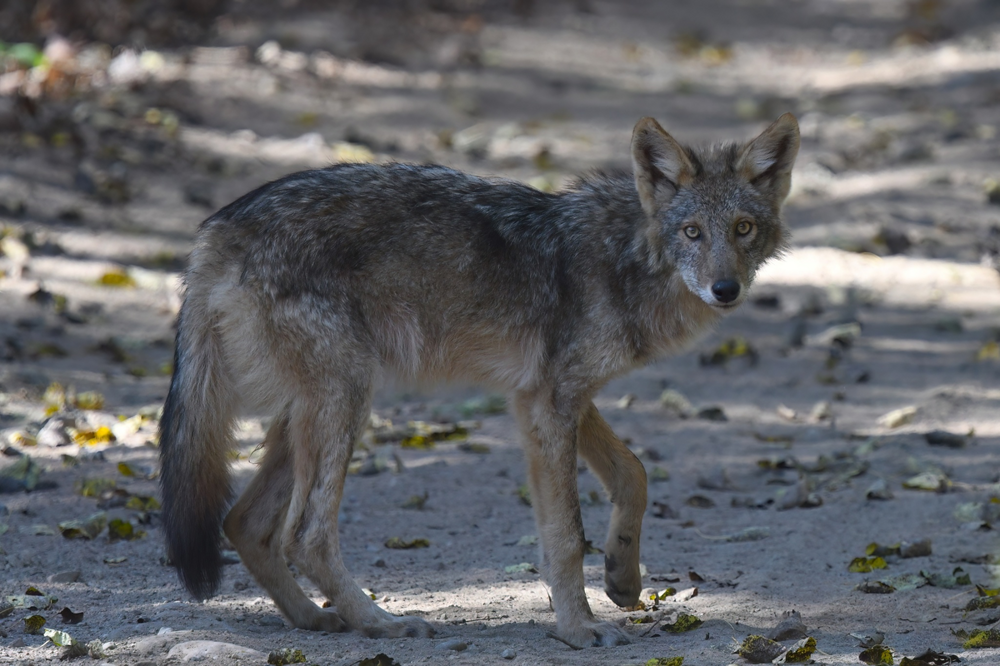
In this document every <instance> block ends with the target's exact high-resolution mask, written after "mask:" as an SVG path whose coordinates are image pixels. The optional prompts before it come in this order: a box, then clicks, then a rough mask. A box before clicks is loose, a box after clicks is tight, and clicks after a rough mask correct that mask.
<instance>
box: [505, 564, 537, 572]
mask: <svg viewBox="0 0 1000 666" xmlns="http://www.w3.org/2000/svg"><path fill="white" fill-rule="evenodd" d="M503 571H504V573H508V574H517V573H538V568H537V567H536V566H535V565H534V564H532V563H530V562H521V563H520V564H511V565H510V566H506V567H504V568H503Z"/></svg>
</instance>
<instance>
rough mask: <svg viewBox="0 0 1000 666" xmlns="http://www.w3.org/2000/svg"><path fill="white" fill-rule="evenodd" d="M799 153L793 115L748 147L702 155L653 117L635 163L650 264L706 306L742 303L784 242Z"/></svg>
mask: <svg viewBox="0 0 1000 666" xmlns="http://www.w3.org/2000/svg"><path fill="white" fill-rule="evenodd" d="M798 150H799V126H798V123H797V122H796V121H795V117H794V116H793V115H792V114H790V113H786V114H785V115H783V116H781V117H780V118H778V120H776V121H775V122H774V124H772V125H771V126H770V127H768V128H767V129H766V130H764V132H763V133H762V134H761V135H760V136H758V137H757V138H756V139H754V140H753V141H750V142H749V143H746V144H743V145H723V146H717V147H715V148H711V149H707V150H702V151H698V150H693V149H691V148H686V147H684V146H681V145H680V144H679V143H677V141H675V140H674V139H673V137H671V136H670V135H669V134H667V133H666V132H665V131H664V130H663V128H662V127H660V125H659V124H658V123H657V122H656V121H655V120H653V119H652V118H643V119H642V120H640V121H639V122H638V123H637V124H636V126H635V130H634V132H633V134H632V163H633V165H634V170H635V184H636V189H637V190H638V192H639V200H640V201H641V203H642V208H643V210H644V211H645V212H646V218H647V220H646V225H645V227H644V229H643V232H644V233H645V238H644V239H643V241H644V242H646V243H648V245H649V249H650V257H651V260H652V261H653V262H655V263H656V264H657V265H659V266H671V267H673V268H674V270H676V271H678V272H679V274H680V276H681V278H682V279H683V280H684V283H685V284H686V285H687V287H688V289H690V290H691V291H692V292H694V293H695V294H697V295H698V296H699V297H700V298H701V299H702V300H703V301H705V302H706V303H708V304H709V305H711V306H714V307H716V308H719V309H720V310H724V309H730V308H734V307H736V306H737V305H739V304H740V303H741V302H742V301H743V300H744V298H745V296H746V293H747V290H748V289H749V287H750V284H751V283H752V282H753V278H754V275H755V274H756V271H757V269H758V268H759V267H760V265H761V264H763V263H764V262H765V261H767V260H768V259H769V258H771V257H773V256H774V255H775V254H777V253H778V252H780V251H781V249H782V248H783V247H784V245H785V244H786V242H787V230H786V229H785V227H784V225H783V224H782V223H781V215H780V213H781V204H782V202H783V201H784V200H785V197H786V196H787V195H788V188H789V186H790V185H791V171H792V165H793V164H794V162H795V156H796V154H797V153H798Z"/></svg>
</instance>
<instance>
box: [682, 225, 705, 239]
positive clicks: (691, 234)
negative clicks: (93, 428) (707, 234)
mask: <svg viewBox="0 0 1000 666" xmlns="http://www.w3.org/2000/svg"><path fill="white" fill-rule="evenodd" d="M684 235H685V236H687V237H688V238H691V239H694V238H698V237H699V236H701V229H699V228H698V227H696V226H694V225H693V224H690V225H688V226H686V227H684Z"/></svg>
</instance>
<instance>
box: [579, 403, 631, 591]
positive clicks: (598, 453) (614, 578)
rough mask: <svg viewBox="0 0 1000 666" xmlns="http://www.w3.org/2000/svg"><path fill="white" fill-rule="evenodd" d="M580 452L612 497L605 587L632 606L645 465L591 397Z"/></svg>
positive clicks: (581, 435)
mask: <svg viewBox="0 0 1000 666" xmlns="http://www.w3.org/2000/svg"><path fill="white" fill-rule="evenodd" d="M579 445H580V456H581V457H583V459H584V460H585V461H587V466H588V467H590V470H591V471H592V472H593V473H594V474H595V475H596V476H597V478H598V479H600V481H601V484H602V485H603V486H604V489H605V491H607V493H608V496H609V497H610V498H611V503H612V505H613V508H612V509H611V527H610V528H609V529H608V540H607V542H606V543H605V544H604V590H605V591H606V592H607V593H608V597H609V598H610V599H611V601H613V602H615V603H616V604H618V605H619V606H634V605H635V604H636V603H637V602H638V600H639V593H640V591H641V590H642V576H641V575H640V574H639V536H640V534H641V532H642V516H643V514H644V513H645V512H646V470H645V468H643V466H642V463H641V462H639V459H638V458H636V457H635V454H634V453H632V452H631V451H629V450H628V448H627V447H626V446H625V445H624V444H622V442H621V440H620V439H618V437H616V436H615V433H614V432H612V430H611V426H609V425H608V423H607V421H605V420H604V419H603V418H602V417H601V414H600V413H599V412H598V411H597V407H595V406H594V404H593V403H590V404H589V405H588V406H587V408H586V409H585V410H584V413H583V417H582V418H581V419H580V431H579Z"/></svg>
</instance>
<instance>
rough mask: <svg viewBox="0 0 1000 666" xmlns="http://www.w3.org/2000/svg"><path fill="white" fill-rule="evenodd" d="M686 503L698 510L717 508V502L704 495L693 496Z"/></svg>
mask: <svg viewBox="0 0 1000 666" xmlns="http://www.w3.org/2000/svg"><path fill="white" fill-rule="evenodd" d="M684 503H685V504H687V505H688V506H693V507H695V508H697V509H711V508H712V507H714V506H715V500H713V499H712V498H711V497H705V496H704V495H691V497H689V498H687V500H686V501H685V502H684Z"/></svg>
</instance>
